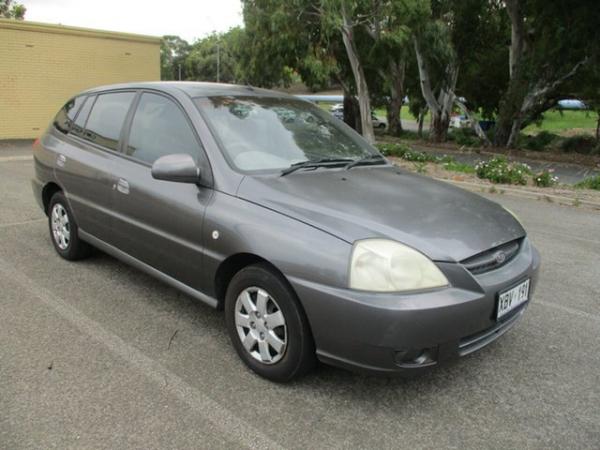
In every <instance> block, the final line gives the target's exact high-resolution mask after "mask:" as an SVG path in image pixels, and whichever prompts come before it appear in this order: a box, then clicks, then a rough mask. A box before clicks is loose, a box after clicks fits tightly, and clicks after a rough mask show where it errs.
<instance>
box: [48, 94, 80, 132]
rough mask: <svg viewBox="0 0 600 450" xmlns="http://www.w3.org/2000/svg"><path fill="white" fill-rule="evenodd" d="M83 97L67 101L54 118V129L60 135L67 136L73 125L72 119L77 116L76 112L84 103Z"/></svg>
mask: <svg viewBox="0 0 600 450" xmlns="http://www.w3.org/2000/svg"><path fill="white" fill-rule="evenodd" d="M84 100H85V97H84V96H79V97H75V98H72V99H71V100H69V101H68V102H67V103H66V104H65V106H63V107H62V108H61V109H60V111H59V112H58V114H56V117H55V118H54V122H53V123H54V127H55V128H56V129H57V130H58V131H60V132H61V133H65V134H67V133H68V132H69V130H70V129H71V125H72V124H73V119H75V116H76V115H77V111H78V110H79V108H80V107H81V105H82V103H83V102H84Z"/></svg>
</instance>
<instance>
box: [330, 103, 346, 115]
mask: <svg viewBox="0 0 600 450" xmlns="http://www.w3.org/2000/svg"><path fill="white" fill-rule="evenodd" d="M329 110H330V111H331V112H332V113H335V112H341V113H343V112H344V104H343V103H336V104H335V105H333V106H332V107H331V108H330V109H329Z"/></svg>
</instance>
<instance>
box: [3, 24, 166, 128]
mask: <svg viewBox="0 0 600 450" xmlns="http://www.w3.org/2000/svg"><path fill="white" fill-rule="evenodd" d="M159 79H160V38H157V37H150V36H142V35H134V34H126V33H115V32H109V31H100V30H90V29H84V28H75V27H67V26H61V25H49V24H43V23H36V22H28V21H16V20H8V19H0V139H27V138H35V137H38V136H39V135H40V134H41V133H42V132H43V131H44V129H45V128H46V126H47V125H48V123H49V122H50V120H51V118H52V117H53V116H54V114H56V112H57V111H58V109H59V108H60V107H61V106H62V105H63V104H64V103H65V102H66V101H67V100H68V99H69V98H70V97H71V96H72V95H74V94H76V93H77V92H79V91H81V90H83V89H86V88H90V87H93V86H98V85H102V84H110V83H119V82H128V81H154V80H159Z"/></svg>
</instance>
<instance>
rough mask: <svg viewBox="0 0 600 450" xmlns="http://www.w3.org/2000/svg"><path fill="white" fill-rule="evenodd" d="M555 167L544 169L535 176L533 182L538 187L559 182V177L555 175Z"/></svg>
mask: <svg viewBox="0 0 600 450" xmlns="http://www.w3.org/2000/svg"><path fill="white" fill-rule="evenodd" d="M553 172H554V169H544V170H542V171H541V172H539V173H537V174H535V175H534V176H533V184H535V185H536V186H538V187H550V186H554V185H555V184H556V183H558V177H557V176H556V175H553Z"/></svg>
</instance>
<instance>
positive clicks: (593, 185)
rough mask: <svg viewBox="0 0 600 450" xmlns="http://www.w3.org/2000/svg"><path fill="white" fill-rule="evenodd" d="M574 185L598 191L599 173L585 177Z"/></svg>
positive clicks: (599, 189) (599, 184) (599, 183)
mask: <svg viewBox="0 0 600 450" xmlns="http://www.w3.org/2000/svg"><path fill="white" fill-rule="evenodd" d="M575 187H578V188H583V189H595V190H596V191H600V175H596V176H595V177H589V178H586V179H585V180H583V181H580V182H579V183H577V184H576V185H575Z"/></svg>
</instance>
